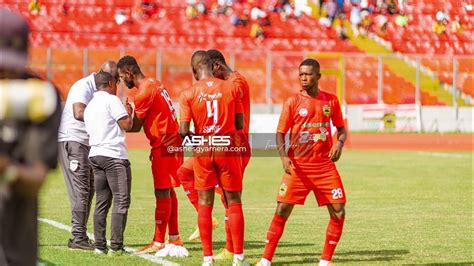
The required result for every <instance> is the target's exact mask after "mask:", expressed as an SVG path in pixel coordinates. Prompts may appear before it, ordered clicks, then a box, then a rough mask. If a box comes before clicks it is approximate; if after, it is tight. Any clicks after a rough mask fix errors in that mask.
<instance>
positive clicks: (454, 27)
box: [451, 16, 463, 34]
mask: <svg viewBox="0 0 474 266" xmlns="http://www.w3.org/2000/svg"><path fill="white" fill-rule="evenodd" d="M462 30H463V24H462V22H461V20H460V19H459V17H458V16H456V17H455V18H454V21H453V22H452V23H451V33H454V34H459V33H461V32H462Z"/></svg>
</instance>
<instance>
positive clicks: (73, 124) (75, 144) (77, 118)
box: [58, 61, 118, 250]
mask: <svg viewBox="0 0 474 266" xmlns="http://www.w3.org/2000/svg"><path fill="white" fill-rule="evenodd" d="M100 71H101V72H107V73H110V74H111V75H112V76H114V77H115V76H118V72H117V64H116V63H115V62H114V61H106V62H105V63H104V64H103V65H102V67H101V70H100ZM95 75H96V74H95V73H93V74H91V75H89V76H87V77H85V78H83V79H80V80H78V81H77V82H76V83H74V85H72V87H71V90H70V91H69V94H68V97H67V100H66V104H65V106H64V109H63V113H62V117H61V125H60V127H59V134H58V142H59V161H60V163H61V169H62V171H63V175H64V180H65V183H66V187H67V190H68V194H69V200H70V202H71V216H72V218H71V221H72V230H71V233H72V236H71V238H70V239H69V242H68V247H69V248H70V249H81V250H93V249H94V248H93V246H92V244H91V242H90V240H89V238H88V237H87V234H86V232H87V220H88V219H89V212H90V207H91V202H92V198H93V196H94V177H93V175H92V169H91V166H90V165H89V161H88V155H89V136H88V135H87V133H86V130H85V126H84V122H83V121H84V109H85V108H86V106H87V104H88V103H89V102H90V100H91V99H92V97H93V95H94V92H96V91H97V89H96V85H95Z"/></svg>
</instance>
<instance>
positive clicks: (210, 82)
mask: <svg viewBox="0 0 474 266" xmlns="http://www.w3.org/2000/svg"><path fill="white" fill-rule="evenodd" d="M206 85H207V86H208V87H212V86H213V85H214V82H213V81H208V82H206Z"/></svg>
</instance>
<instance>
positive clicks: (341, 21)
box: [334, 13, 348, 41]
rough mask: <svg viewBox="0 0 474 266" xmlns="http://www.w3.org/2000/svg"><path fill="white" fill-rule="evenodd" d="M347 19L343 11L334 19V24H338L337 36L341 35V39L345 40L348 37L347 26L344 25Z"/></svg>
mask: <svg viewBox="0 0 474 266" xmlns="http://www.w3.org/2000/svg"><path fill="white" fill-rule="evenodd" d="M345 20H346V14H344V13H342V14H340V15H339V16H337V18H336V20H335V21H334V24H335V26H336V33H337V36H339V39H341V40H343V41H344V40H347V39H348V36H347V30H346V26H345V25H344V21H345Z"/></svg>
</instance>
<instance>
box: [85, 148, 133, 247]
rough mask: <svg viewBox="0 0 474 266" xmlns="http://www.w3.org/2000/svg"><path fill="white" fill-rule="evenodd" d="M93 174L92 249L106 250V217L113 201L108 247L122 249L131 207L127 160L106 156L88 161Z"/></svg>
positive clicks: (130, 177) (130, 176) (130, 180)
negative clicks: (93, 240) (94, 201)
mask: <svg viewBox="0 0 474 266" xmlns="http://www.w3.org/2000/svg"><path fill="white" fill-rule="evenodd" d="M89 160H90V163H91V165H92V170H93V172H94V179H95V180H94V185H95V193H96V205H95V211H94V238H95V248H98V249H101V250H104V249H105V248H106V247H107V242H106V239H105V230H106V228H107V214H108V212H109V209H110V206H111V204H112V201H113V203H114V205H113V208H112V222H111V237H110V247H111V249H112V250H119V249H121V248H123V233H124V231H125V226H126V223H127V214H128V208H129V207H130V190H131V182H132V174H131V170H130V162H129V161H128V160H122V159H115V158H110V157H105V156H94V157H91V158H89Z"/></svg>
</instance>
